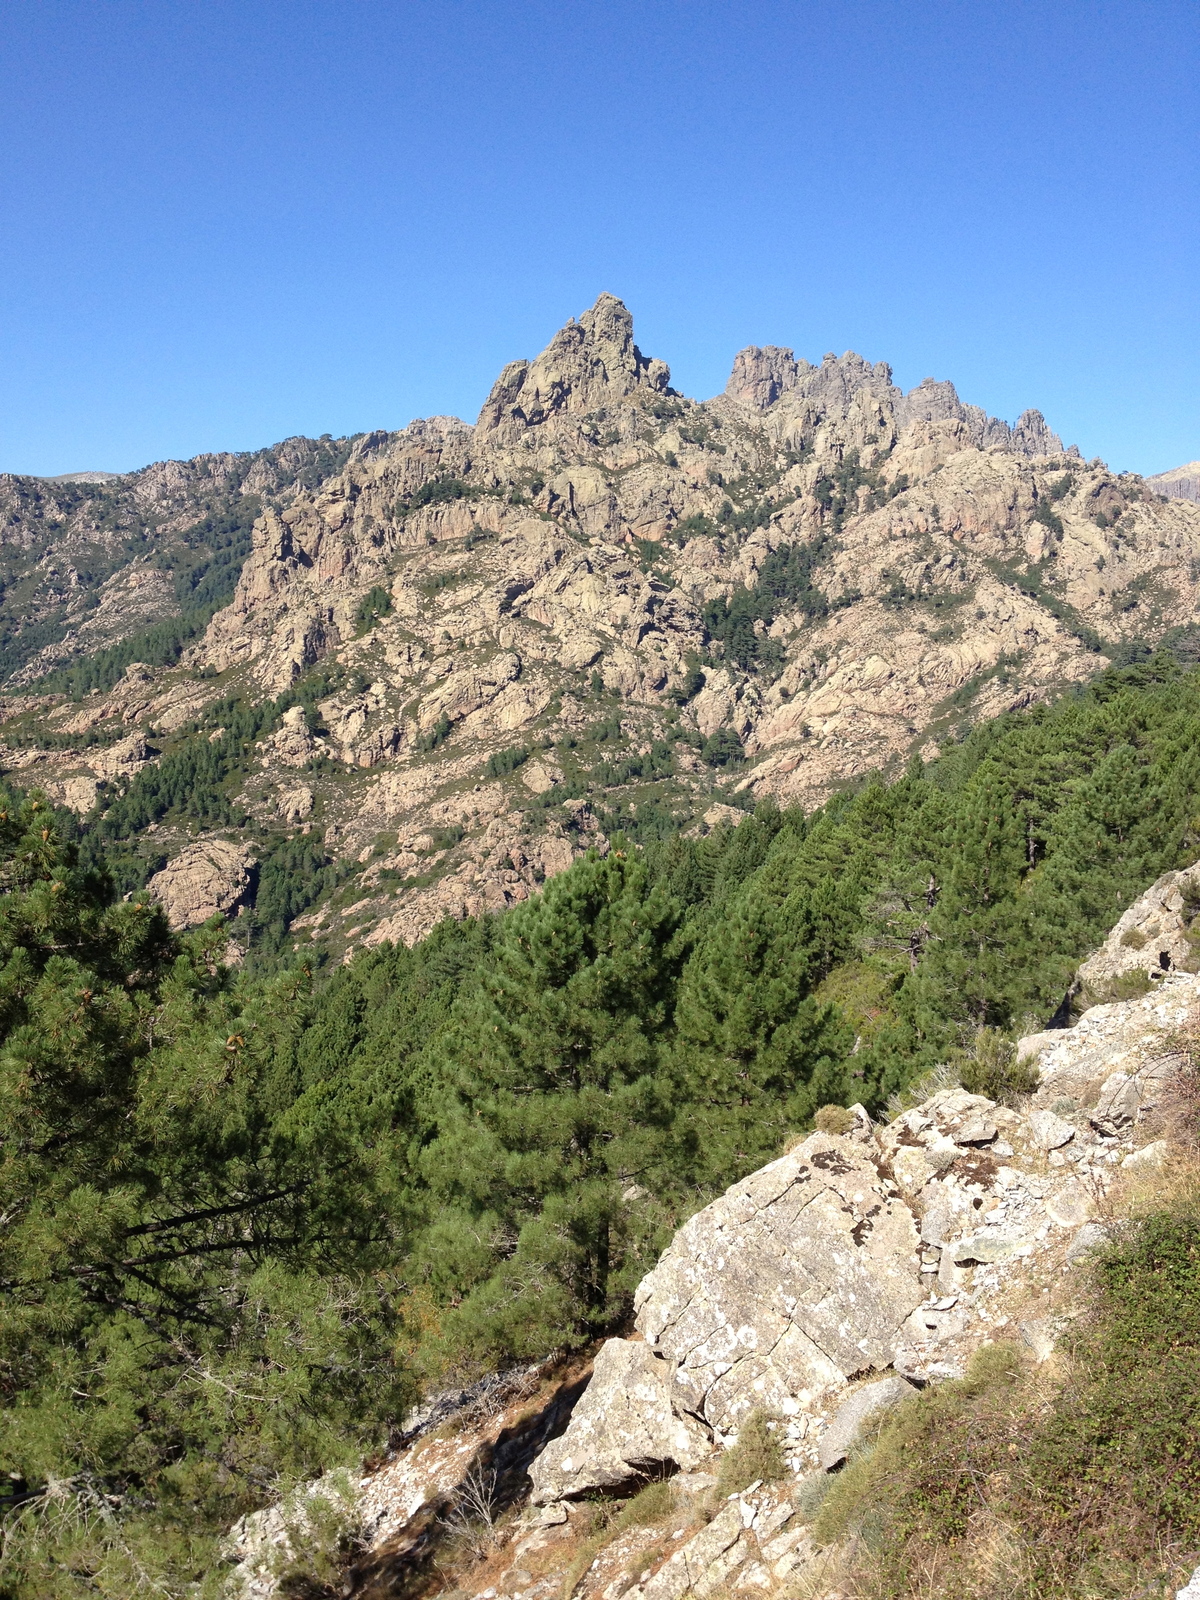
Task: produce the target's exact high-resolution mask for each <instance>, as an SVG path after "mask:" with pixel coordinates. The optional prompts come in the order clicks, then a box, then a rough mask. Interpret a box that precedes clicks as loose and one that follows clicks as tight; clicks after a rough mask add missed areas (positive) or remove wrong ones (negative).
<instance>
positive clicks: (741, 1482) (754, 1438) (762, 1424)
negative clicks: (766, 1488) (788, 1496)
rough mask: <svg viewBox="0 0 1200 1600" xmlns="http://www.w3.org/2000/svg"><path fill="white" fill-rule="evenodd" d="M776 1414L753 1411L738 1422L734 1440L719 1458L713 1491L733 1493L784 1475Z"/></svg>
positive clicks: (784, 1465)
mask: <svg viewBox="0 0 1200 1600" xmlns="http://www.w3.org/2000/svg"><path fill="white" fill-rule="evenodd" d="M781 1426H782V1424H781V1423H780V1421H779V1419H778V1418H777V1417H773V1416H771V1415H770V1414H769V1413H768V1412H766V1411H761V1410H757V1409H756V1410H754V1411H752V1412H751V1413H750V1415H749V1416H748V1417H747V1418H746V1420H745V1422H743V1423H742V1426H741V1429H740V1431H739V1433H738V1436H737V1443H736V1444H735V1445H733V1446H732V1447H731V1448H730V1449H728V1450H726V1452H725V1454H724V1455H723V1456H722V1457H721V1466H720V1469H719V1470H718V1472H717V1494H718V1495H721V1496H724V1495H730V1494H737V1493H738V1492H739V1491H740V1490H742V1489H746V1488H748V1487H749V1486H750V1484H752V1483H760V1482H761V1483H778V1482H779V1481H780V1480H781V1479H782V1478H784V1477H785V1476H786V1475H787V1463H786V1462H785V1461H784V1459H783V1448H782V1446H781V1444H780V1442H779V1438H778V1430H779V1428H780V1427H781Z"/></svg>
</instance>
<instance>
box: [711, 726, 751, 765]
mask: <svg viewBox="0 0 1200 1600" xmlns="http://www.w3.org/2000/svg"><path fill="white" fill-rule="evenodd" d="M745 754H746V753H745V751H744V750H743V749H742V741H741V740H740V739H739V738H738V736H737V734H736V733H734V731H733V729H732V728H718V729H717V731H716V733H714V734H713V735H712V736H711V737H710V738H708V739H706V740H705V741H704V744H703V746H702V747H701V750H700V759H701V760H702V761H704V762H705V763H706V764H707V765H708V766H710V767H727V766H731V765H733V766H736V765H737V764H738V763H739V762H741V761H743V760H744V759H745Z"/></svg>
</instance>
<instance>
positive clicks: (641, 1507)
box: [613, 1483, 675, 1565]
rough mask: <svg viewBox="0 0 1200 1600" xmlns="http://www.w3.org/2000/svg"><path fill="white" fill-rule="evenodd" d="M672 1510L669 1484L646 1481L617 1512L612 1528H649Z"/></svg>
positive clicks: (673, 1493) (662, 1520) (622, 1530)
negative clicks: (644, 1485)
mask: <svg viewBox="0 0 1200 1600" xmlns="http://www.w3.org/2000/svg"><path fill="white" fill-rule="evenodd" d="M674 1510H675V1491H674V1489H673V1488H672V1487H671V1485H670V1484H669V1483H648V1484H647V1485H646V1487H645V1488H644V1489H639V1490H638V1492H637V1494H635V1495H634V1497H633V1499H632V1500H630V1501H629V1502H628V1504H627V1505H625V1506H624V1507H623V1508H622V1509H621V1511H620V1512H619V1513H618V1514H617V1519H616V1521H615V1522H614V1523H613V1529H614V1531H615V1532H616V1533H624V1532H625V1530H626V1528H651V1527H653V1526H654V1524H655V1523H656V1522H665V1521H666V1519H667V1518H668V1517H669V1516H670V1515H671V1513H672V1512H673V1511H674ZM643 1565H645V1563H644V1562H643Z"/></svg>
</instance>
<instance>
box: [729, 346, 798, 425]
mask: <svg viewBox="0 0 1200 1600" xmlns="http://www.w3.org/2000/svg"><path fill="white" fill-rule="evenodd" d="M811 371H812V368H811V367H810V366H809V364H808V362H807V361H797V360H796V357H795V354H794V352H793V351H791V350H785V349H783V348H782V347H781V346H780V345H776V344H768V345H764V346H763V347H762V348H761V349H760V348H759V346H758V345H756V344H751V345H747V346H746V348H745V349H744V350H739V351H738V353H737V355H736V356H734V358H733V371H732V372H731V373H730V374H729V382H728V383H727V384H726V385H725V393H726V394H727V395H728V397H729V398H730V399H731V400H740V401H741V402H742V404H743V405H748V406H753V407H754V409H755V410H756V411H765V410H766V409H767V407H768V406H773V405H774V404H775V402H776V400H778V399H779V397H780V395H783V394H786V393H787V391H788V390H789V389H794V388H795V387H796V384H797V382H798V381H799V378H800V374H801V373H802V372H811Z"/></svg>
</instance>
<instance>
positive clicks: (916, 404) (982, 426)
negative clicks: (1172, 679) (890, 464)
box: [725, 345, 1078, 456]
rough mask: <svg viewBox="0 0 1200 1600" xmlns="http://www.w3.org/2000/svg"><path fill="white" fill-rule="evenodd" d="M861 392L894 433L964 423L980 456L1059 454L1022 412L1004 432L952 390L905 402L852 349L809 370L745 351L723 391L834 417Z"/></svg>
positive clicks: (912, 395) (1037, 422)
mask: <svg viewBox="0 0 1200 1600" xmlns="http://www.w3.org/2000/svg"><path fill="white" fill-rule="evenodd" d="M863 390H868V391H869V392H870V393H871V394H873V395H875V396H877V397H878V398H880V399H882V400H884V401H887V402H890V404H891V407H892V414H893V417H894V419H895V427H896V430H897V432H899V431H900V430H901V429H903V428H906V427H908V426H909V425H910V424H911V423H913V422H945V421H955V422H963V423H965V424H966V426H967V429H968V432H969V435H970V439H971V442H972V444H974V445H975V446H976V447H977V448H979V449H984V450H986V449H989V448H996V449H1001V450H1011V451H1012V452H1013V453H1014V454H1016V455H1024V456H1046V455H1059V454H1061V453H1062V449H1063V444H1062V440H1061V439H1060V438H1059V436H1058V435H1057V434H1056V433H1051V431H1050V429H1049V428H1048V427H1047V426H1046V419H1045V417H1043V416H1042V413H1041V412H1040V411H1025V412H1022V414H1021V416H1020V417H1019V418H1018V420H1017V422H1016V423H1015V424H1014V425H1013V426H1012V427H1010V426H1009V425H1008V423H1007V422H1002V421H1001V420H1000V418H998V417H989V416H988V414H987V412H986V411H984V410H983V408H982V407H981V406H973V405H968V404H966V403H965V402H964V401H962V400H960V399H959V397H958V391H957V390H956V389H955V387H954V385H953V384H952V383H950V382H948V381H942V382H939V381H938V380H937V379H936V378H925V379H924V380H923V381H922V382H921V383H919V384H918V385H917V386H916V388H915V389H912V390H910V392H909V393H908V394H907V395H906V394H904V393H903V392H902V391H901V390H900V389H898V388H896V387H895V385H894V384H893V382H892V369H891V367H890V366H888V364H887V362H886V361H878V362H876V363H875V364H874V365H872V363H871V362H869V361H864V360H863V358H862V357H861V356H859V355H856V354H855V353H854V351H853V350H847V351H846V353H845V355H843V356H835V355H832V354H830V355H827V356H825V357H824V359H823V360H822V362H821V365H820V366H819V367H814V366H812V365H810V363H809V362H807V361H804V360H799V361H798V360H797V359H796V357H795V355H794V354H793V352H792V351H791V350H787V349H784V348H782V347H781V346H779V345H764V346H762V347H761V348H760V347H759V346H758V345H748V346H747V347H746V349H745V350H739V351H738V353H737V355H736V356H735V357H734V358H733V371H732V372H731V373H730V375H729V382H728V383H727V384H726V385H725V395H726V398H727V399H730V400H735V401H737V402H739V403H740V404H741V405H745V406H750V407H752V408H753V409H754V410H755V411H759V412H765V411H768V410H770V409H771V407H772V406H775V405H777V404H778V403H779V402H780V401H781V400H782V401H786V400H787V399H788V398H789V397H790V398H791V399H792V400H793V401H797V402H803V401H815V402H817V403H818V404H819V405H820V406H821V408H822V409H823V410H825V411H829V410H830V409H831V408H832V409H833V410H835V411H838V412H840V411H842V410H844V409H845V408H846V407H847V406H848V405H849V404H850V402H851V400H852V399H853V398H854V396H855V395H857V394H858V393H859V392H860V391H863ZM1068 453H1069V454H1075V455H1077V454H1078V451H1077V450H1076V449H1075V447H1074V446H1072V447H1071V451H1069V452H1068Z"/></svg>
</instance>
